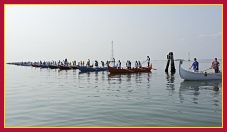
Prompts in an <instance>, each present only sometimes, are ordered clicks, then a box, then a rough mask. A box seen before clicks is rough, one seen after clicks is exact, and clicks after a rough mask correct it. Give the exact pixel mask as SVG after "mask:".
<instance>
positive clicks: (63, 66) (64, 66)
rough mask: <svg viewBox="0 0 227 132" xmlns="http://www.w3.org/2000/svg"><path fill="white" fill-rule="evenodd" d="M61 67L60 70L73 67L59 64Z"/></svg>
mask: <svg viewBox="0 0 227 132" xmlns="http://www.w3.org/2000/svg"><path fill="white" fill-rule="evenodd" d="M59 69H60V70H70V69H71V67H70V66H66V65H59Z"/></svg>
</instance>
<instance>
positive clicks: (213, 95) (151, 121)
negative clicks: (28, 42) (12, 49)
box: [5, 61, 222, 127]
mask: <svg viewBox="0 0 227 132" xmlns="http://www.w3.org/2000/svg"><path fill="white" fill-rule="evenodd" d="M152 63H153V67H154V68H156V69H157V70H152V73H139V74H122V75H111V74H109V72H107V71H105V72H97V73H96V72H90V73H80V72H79V71H78V70H68V71H64V70H63V71H59V70H58V69H57V70H52V69H40V68H33V67H24V66H15V65H6V73H5V74H6V87H5V99H6V104H5V107H6V114H5V119H6V120H5V125H6V127H18V126H23V127H27V126H53V127H55V126H58V127H61V126H67V127H68V126H73V127H80V126H82V127H83V126H89V127H92V126H98V127H99V126H100V127H103V126H108V127H114V126H116V127H121V126H124V127H133V126H138V127H143V126H144V127H145V126H146V127H163V126H166V127H171V126H177V127H181V126H182V127H187V126H192V127H212V126H213V127H221V126H222V81H183V80H182V79H181V78H180V76H179V73H178V64H179V63H178V62H176V63H175V65H176V73H175V74H174V75H171V74H166V73H165V72H164V70H165V65H166V61H152ZM184 67H185V68H186V69H187V68H188V67H189V64H188V62H185V63H184ZM209 67H210V62H203V63H200V69H201V70H205V69H207V68H209Z"/></svg>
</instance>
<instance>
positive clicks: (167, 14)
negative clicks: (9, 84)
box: [5, 5, 222, 62]
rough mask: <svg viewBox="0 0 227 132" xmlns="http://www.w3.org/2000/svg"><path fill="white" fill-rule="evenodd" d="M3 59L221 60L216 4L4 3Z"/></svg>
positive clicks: (220, 22)
mask: <svg viewBox="0 0 227 132" xmlns="http://www.w3.org/2000/svg"><path fill="white" fill-rule="evenodd" d="M5 8H6V9H5V22H6V23H5V40H6V41H5V46H6V49H5V51H6V54H5V55H6V62H14V61H40V60H41V61H52V60H56V61H58V60H63V59H65V58H67V59H68V60H69V61H72V60H76V61H80V60H84V61H87V59H90V60H91V61H94V60H98V61H101V60H103V61H106V60H110V57H111V54H112V53H111V42H112V41H113V47H114V48H113V50H114V58H115V59H116V60H121V61H126V60H131V61H134V60H141V61H142V60H146V57H147V56H150V58H151V60H166V55H167V54H168V53H169V52H170V51H172V52H173V53H174V58H175V59H179V58H181V59H188V52H190V58H191V59H192V58H194V57H196V58H197V59H198V60H199V59H213V58H215V57H217V58H218V59H220V58H222V6H221V5H210V6H204V5H196V6H188V5H187V6H186V5H180V6H179V5H178V6H176V5H175V6H174V5H171V6H170V5H168V6H167V5H159V6H157V5H156V6H155V5H149V6H148V5H146V6H141V5H140V6H139V5H133V6H132V5H131V6H129V5H120V6H119V5H118V6H116V5H115V6H113V5H105V6H102V5H90V6H88V5H80V6H79V5H68V6H67V5H66V6H63V5H58V6H56V5H55V6H51V5H26V6H25V5H20V6H18V5H7V6H5Z"/></svg>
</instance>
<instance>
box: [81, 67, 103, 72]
mask: <svg viewBox="0 0 227 132" xmlns="http://www.w3.org/2000/svg"><path fill="white" fill-rule="evenodd" d="M78 69H79V70H80V71H81V72H98V71H107V67H87V66H78Z"/></svg>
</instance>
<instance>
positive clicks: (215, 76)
mask: <svg viewBox="0 0 227 132" xmlns="http://www.w3.org/2000/svg"><path fill="white" fill-rule="evenodd" d="M182 63H183V61H180V63H179V74H180V77H181V78H182V79H184V80H195V81H196V80H221V79H222V73H221V72H220V73H207V72H191V71H188V70H185V69H183V68H182V67H181V65H182Z"/></svg>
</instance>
